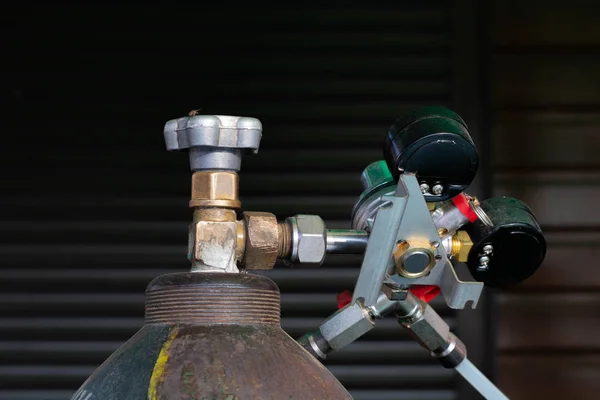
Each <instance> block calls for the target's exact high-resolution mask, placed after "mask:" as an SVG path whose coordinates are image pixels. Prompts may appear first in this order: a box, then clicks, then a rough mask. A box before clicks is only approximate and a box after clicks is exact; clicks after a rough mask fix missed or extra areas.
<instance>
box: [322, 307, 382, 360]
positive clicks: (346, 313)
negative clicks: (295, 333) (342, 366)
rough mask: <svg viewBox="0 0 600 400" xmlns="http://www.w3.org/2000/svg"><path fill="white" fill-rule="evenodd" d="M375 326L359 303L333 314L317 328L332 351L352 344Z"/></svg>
mask: <svg viewBox="0 0 600 400" xmlns="http://www.w3.org/2000/svg"><path fill="white" fill-rule="evenodd" d="M374 326H375V324H374V322H373V319H372V318H371V316H370V315H369V313H368V311H367V310H365V309H364V308H363V307H362V305H361V304H360V303H359V302H355V303H352V304H349V305H348V306H346V307H344V308H342V309H341V310H338V311H337V312H335V313H334V314H333V315H332V316H331V317H329V318H328V319H327V320H325V322H323V323H322V324H321V326H320V327H319V331H320V332H321V335H323V338H324V339H325V340H326V341H327V343H328V344H329V347H331V348H332V349H333V350H339V349H341V348H344V347H346V346H347V345H349V344H350V343H352V342H354V341H355V340H356V339H358V338H359V337H361V336H363V335H364V334H365V333H367V332H368V331H370V330H371V329H372V328H373V327H374Z"/></svg>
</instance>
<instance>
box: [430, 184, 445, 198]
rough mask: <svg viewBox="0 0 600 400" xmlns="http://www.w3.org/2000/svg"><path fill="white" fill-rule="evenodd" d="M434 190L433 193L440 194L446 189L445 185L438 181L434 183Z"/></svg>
mask: <svg viewBox="0 0 600 400" xmlns="http://www.w3.org/2000/svg"><path fill="white" fill-rule="evenodd" d="M432 191H433V194H435V195H440V194H442V192H443V191H444V187H443V186H442V185H440V184H439V183H438V184H437V185H433V189H432Z"/></svg>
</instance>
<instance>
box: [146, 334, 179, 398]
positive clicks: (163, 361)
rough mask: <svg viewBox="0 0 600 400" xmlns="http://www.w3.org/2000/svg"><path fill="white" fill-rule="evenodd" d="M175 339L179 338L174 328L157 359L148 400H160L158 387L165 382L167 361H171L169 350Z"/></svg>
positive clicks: (149, 387)
mask: <svg viewBox="0 0 600 400" xmlns="http://www.w3.org/2000/svg"><path fill="white" fill-rule="evenodd" d="M175 337H177V328H173V330H172V331H171V333H170V334H169V337H168V338H167V340H165V342H164V343H163V346H162V349H160V353H159V354H158V357H157V358H156V362H155V363H154V368H153V369H152V376H151V377H150V385H149V386H148V400H158V394H157V389H158V385H159V384H160V383H161V382H162V381H163V380H164V373H165V368H166V365H167V361H169V348H170V347H171V344H172V343H173V340H174V339H175Z"/></svg>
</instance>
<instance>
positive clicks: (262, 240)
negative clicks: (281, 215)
mask: <svg viewBox="0 0 600 400" xmlns="http://www.w3.org/2000/svg"><path fill="white" fill-rule="evenodd" d="M243 221H244V225H245V236H246V241H245V251H244V257H243V260H242V266H243V267H244V268H246V269H260V270H264V269H271V268H273V266H274V265H275V262H276V261H277V255H278V254H279V226H278V224H277V217H275V215H274V214H271V213H267V212H252V211H246V212H244V220H243Z"/></svg>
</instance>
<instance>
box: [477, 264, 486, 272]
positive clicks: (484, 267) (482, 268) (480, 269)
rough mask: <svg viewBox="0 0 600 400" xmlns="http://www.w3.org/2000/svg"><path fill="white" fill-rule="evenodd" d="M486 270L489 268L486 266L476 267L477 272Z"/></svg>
mask: <svg viewBox="0 0 600 400" xmlns="http://www.w3.org/2000/svg"><path fill="white" fill-rule="evenodd" d="M488 268H489V267H488V266H487V264H486V265H479V266H478V267H477V271H487V269H488Z"/></svg>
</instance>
